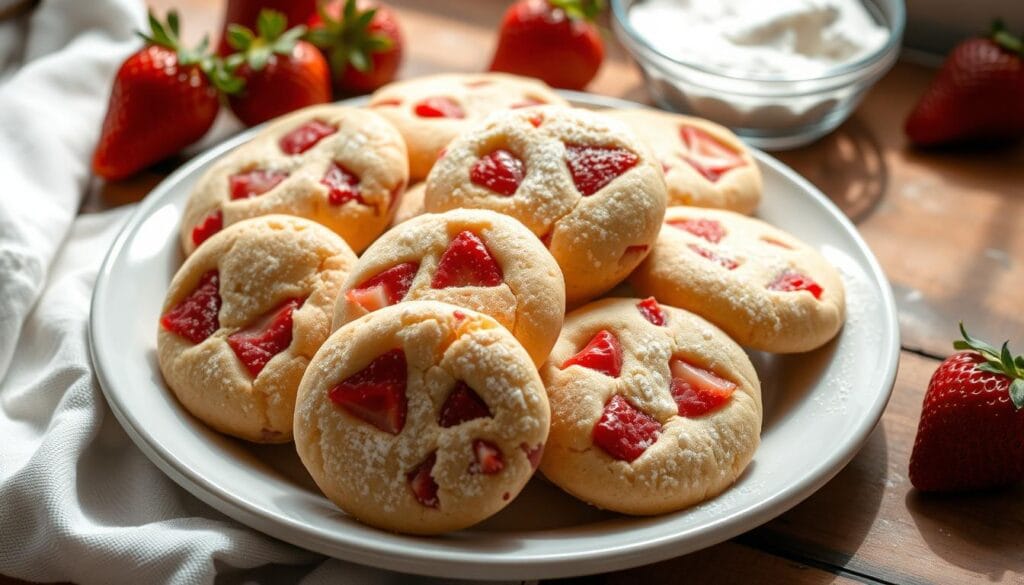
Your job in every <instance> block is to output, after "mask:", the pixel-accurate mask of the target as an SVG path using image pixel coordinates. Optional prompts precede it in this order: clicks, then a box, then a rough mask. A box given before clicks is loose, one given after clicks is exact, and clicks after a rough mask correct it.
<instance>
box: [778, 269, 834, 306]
mask: <svg viewBox="0 0 1024 585" xmlns="http://www.w3.org/2000/svg"><path fill="white" fill-rule="evenodd" d="M768 290H777V291H781V292H796V291H801V290H805V291H807V292H809V293H811V294H812V295H814V298H816V299H820V298H821V293H822V292H823V290H822V288H821V285H819V284H818V283H816V282H814V280H813V279H812V278H811V277H810V276H807V275H804V274H800V273H799V272H796V271H795V270H786V271H784V272H782V273H781V274H779V275H778V276H777V277H775V280H773V281H772V282H771V283H769V284H768Z"/></svg>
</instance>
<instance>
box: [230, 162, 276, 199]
mask: <svg viewBox="0 0 1024 585" xmlns="http://www.w3.org/2000/svg"><path fill="white" fill-rule="evenodd" d="M287 178H288V173H283V172H280V171H268V170H264V169H255V170H252V171H248V172H245V173H236V174H234V175H231V177H229V178H228V187H229V189H230V191H231V199H232V200H235V199H248V198H250V197H255V196H257V195H262V194H264V193H266V192H267V191H270V190H271V189H273V188H274V187H276V186H278V185H279V184H280V183H281V181H283V180H285V179H287Z"/></svg>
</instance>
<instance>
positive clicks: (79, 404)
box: [0, 0, 434, 585]
mask: <svg viewBox="0 0 1024 585" xmlns="http://www.w3.org/2000/svg"><path fill="white" fill-rule="evenodd" d="M143 11H144V7H143V3H142V2H140V1H138V0H89V1H88V2H84V1H78V0H75V1H72V0H63V1H60V0H46V1H44V2H42V3H41V4H40V5H39V6H38V7H37V8H36V9H35V11H34V12H32V13H31V14H28V15H24V16H21V17H18V18H16V19H13V20H8V21H5V22H3V23H0V48H3V47H12V46H16V47H18V50H17V54H15V55H7V58H6V60H3V61H0V68H3V69H2V70H0V177H3V178H4V182H5V188H4V189H3V190H0V430H2V432H3V440H2V441H0V574H5V575H9V576H13V577H17V578H21V579H30V580H34V581H71V582H76V583H85V584H88V583H132V584H137V583H213V582H214V580H215V579H216V580H218V581H222V582H223V581H227V582H239V583H241V582H274V583H278V582H293V583H294V582H299V581H300V580H301V581H305V582H309V583H349V584H366V585H370V584H375V585H376V584H383V583H409V582H426V581H431V582H434V580H426V579H414V578H412V577H410V576H407V575H399V574H397V573H390V572H387V571H381V570H377V569H371V568H367V567H360V566H356V565H353V564H350V563H345V562H342V561H337V560H325V559H324V558H323V557H322V556H320V555H316V554H313V553H310V552H308V551H303V550H300V549H298V548H296V547H293V546H290V545H288V544H285V543H282V542H279V541H277V540H274V539H272V538H270V537H267V536H265V535H263V534H261V533H259V532H256V531H254V530H251V529H249V528H247V527H244V526H242V525H240V524H238V523H237V522H234V521H233V520H231V519H229V518H227V517H225V516H223V515H222V514H220V513H218V512H217V511H215V510H213V509H211V508H209V507H208V506H206V505H205V504H203V503H202V502H200V501H199V500H197V499H196V498H194V497H193V496H191V495H190V494H188V493H187V492H185V491H184V490H183V489H181V488H179V487H178V486H177V485H176V484H174V483H173V482H172V481H171V480H170V479H169V478H167V477H166V476H164V475H163V473H161V472H160V471H159V470H158V469H157V468H156V467H155V466H154V465H153V464H151V463H150V462H149V461H148V460H147V459H146V457H145V456H144V455H143V454H142V452H141V451H139V450H138V449H137V448H136V447H135V446H134V444H132V442H131V441H130V439H129V438H128V437H127V435H126V434H125V433H124V431H123V430H122V429H121V427H120V426H119V425H118V423H117V421H116V420H115V419H114V417H113V416H112V414H111V412H110V409H109V407H108V406H107V404H106V401H105V400H104V398H103V395H102V393H101V391H100V388H99V385H98V383H97V381H96V378H95V376H94V374H93V371H92V364H91V362H90V358H89V350H88V341H87V328H88V317H89V303H90V297H91V294H92V288H93V282H94V279H95V277H96V274H97V272H98V270H99V266H100V263H101V261H102V259H103V256H104V255H105V254H106V251H107V249H108V248H109V247H110V245H111V243H112V241H113V239H114V237H115V235H116V233H117V231H118V230H119V228H120V226H121V225H122V224H123V223H124V220H125V218H126V216H127V215H128V213H129V212H130V211H131V208H130V207H126V208H121V209H118V210H115V211H110V212H106V213H102V214H95V215H83V216H79V217H78V218H77V219H76V215H77V212H78V209H79V207H80V204H81V201H82V197H83V194H84V193H85V192H86V189H87V187H88V183H89V181H90V179H91V175H90V172H89V159H90V155H91V151H92V148H93V146H94V144H95V142H96V139H97V136H98V131H99V127H100V124H101V121H102V116H103V113H104V110H105V107H106V101H107V96H108V93H109V91H110V80H111V79H112V77H113V74H114V72H115V71H116V68H117V66H118V65H119V63H120V62H121V61H122V60H123V59H124V58H125V57H126V56H127V55H128V54H129V53H130V52H131V51H132V50H134V49H135V48H136V47H137V46H138V45H137V42H136V41H134V40H133V39H132V36H131V33H132V30H134V29H136V28H139V27H140V25H141V24H142V23H143V19H144V14H143Z"/></svg>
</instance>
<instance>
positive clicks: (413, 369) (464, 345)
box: [295, 301, 550, 534]
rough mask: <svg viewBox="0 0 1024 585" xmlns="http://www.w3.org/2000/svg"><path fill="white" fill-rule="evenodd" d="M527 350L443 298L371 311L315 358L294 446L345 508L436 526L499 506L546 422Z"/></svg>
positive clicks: (510, 495)
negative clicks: (437, 300) (440, 300)
mask: <svg viewBox="0 0 1024 585" xmlns="http://www.w3.org/2000/svg"><path fill="white" fill-rule="evenodd" d="M549 417H550V413H549V409H548V401H547V395H546V394H545V392H544V387H543V385H542V384H541V381H540V377H539V376H538V375H537V370H536V368H535V367H534V365H533V363H532V362H531V361H530V356H529V355H527V353H526V350H524V349H523V347H522V346H521V345H520V344H519V342H517V341H516V340H515V338H514V337H512V334H511V333H509V332H508V330H507V329H505V328H504V327H502V326H501V325H499V324H498V322H497V321H495V320H494V319H492V318H491V317H488V316H486V315H483V314H481V313H477V312H475V311H471V310H469V309H464V308H460V307H455V306H453V305H449V304H446V303H440V302H436V301H411V302H408V303H401V304H399V305H394V306H391V307H386V308H384V309H381V310H379V311H375V312H373V313H370V314H368V315H366V316H364V317H361V318H360V319H357V320H355V321H353V322H351V323H349V324H347V325H345V326H344V327H342V328H341V329H339V330H337V331H336V332H334V334H332V335H331V337H330V338H329V339H328V340H327V342H326V343H324V345H323V347H321V348H320V351H319V352H317V354H316V356H315V357H314V358H313V361H312V362H310V364H309V368H308V370H307V372H306V376H305V377H304V378H303V380H302V385H301V386H300V387H299V395H298V402H297V404H296V408H295V447H296V449H297V450H298V453H299V457H300V458H301V459H302V462H303V464H304V465H305V466H306V469H308V470H309V473H310V475H312V477H313V479H314V481H316V484H317V485H318V486H320V489H321V490H322V491H323V492H324V494H325V495H327V497H328V498H330V499H331V501H333V502H334V503H335V504H337V505H338V507H340V508H341V509H342V510H344V511H345V512H347V513H349V514H351V515H352V516H354V517H356V518H357V519H359V520H361V521H362V522H364V523H366V524H370V525H372V526H377V527H379V528H383V529H385V530H394V531H398V532H408V533H416V534H435V533H440V532H447V531H451V530H458V529H460V528H464V527H467V526H471V525H473V524H476V523H477V522H480V521H481V520H483V519H485V518H487V517H489V516H491V515H493V514H495V513H496V512H498V511H499V510H501V509H502V508H503V507H505V506H506V505H507V504H508V503H509V502H510V501H512V499H514V498H515V497H516V495H517V494H518V493H519V491H520V490H521V489H522V488H523V486H524V485H526V482H527V481H528V480H529V479H530V476H531V475H532V474H533V471H534V469H535V467H536V463H537V462H538V461H539V459H540V454H541V452H542V449H543V445H544V442H545V441H546V440H547V434H548V426H549Z"/></svg>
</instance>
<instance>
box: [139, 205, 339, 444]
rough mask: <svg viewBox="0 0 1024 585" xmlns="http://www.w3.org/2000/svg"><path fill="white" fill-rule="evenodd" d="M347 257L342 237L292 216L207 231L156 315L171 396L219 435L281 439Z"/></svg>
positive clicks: (323, 335)
mask: <svg viewBox="0 0 1024 585" xmlns="http://www.w3.org/2000/svg"><path fill="white" fill-rule="evenodd" d="M355 262H356V256H355V254H353V253H352V250H351V249H350V248H349V247H348V245H347V244H345V242H344V240H342V239H341V238H340V237H338V236H337V235H336V234H335V233H333V232H331V231H330V230H328V229H327V228H325V227H323V226H321V225H319V224H316V223H313V222H311V221H308V220H305V219H302V218H298V217H291V216H285V215H266V216H263V217H258V218H254V219H249V220H244V221H240V222H238V223H236V224H234V225H232V226H230V227H227V228H225V229H224V230H223V231H221V232H220V233H218V234H216V235H215V236H213V237H212V238H210V239H209V241H207V242H206V243H205V244H203V246H202V247H201V248H200V249H199V250H197V251H196V253H195V254H193V255H192V256H190V257H189V258H188V259H187V260H186V261H185V263H184V264H183V265H182V267H181V269H179V270H178V273H177V274H176V275H175V276H174V279H173V280H172V281H171V286H170V289H169V290H168V291H167V298H166V300H165V301H164V305H163V310H162V312H161V315H162V316H161V319H160V326H159V331H158V333H157V357H158V360H159V362H160V371H161V372H163V376H164V380H166V382H167V385H168V386H169V387H170V388H171V390H172V391H173V392H174V394H175V396H177V397H178V401H179V402H181V404H182V405H183V406H184V407H185V408H186V409H187V410H188V411H189V412H191V413H192V414H193V415H194V416H195V417H196V418H198V419H199V420H201V421H203V422H204V423H206V424H207V425H209V426H211V427H213V428H214V429H216V430H218V431H220V432H222V433H226V434H229V435H233V436H235V437H239V438H242V439H246V440H249V441H254V442H258V443H283V442H287V441H290V440H291V438H292V415H293V412H294V407H295V392H296V390H297V389H298V387H299V380H300V379H301V378H302V374H303V372H305V370H306V365H307V364H308V363H309V360H310V358H312V357H313V354H314V353H316V350H317V349H319V348H320V344H321V343H323V342H324V340H325V339H327V336H328V335H329V334H330V332H331V315H332V313H333V310H334V302H335V298H336V297H337V295H338V290H339V289H340V288H341V283H342V282H343V281H344V280H345V277H346V276H347V275H348V271H349V270H350V269H351V268H352V266H353V265H354V264H355Z"/></svg>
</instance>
